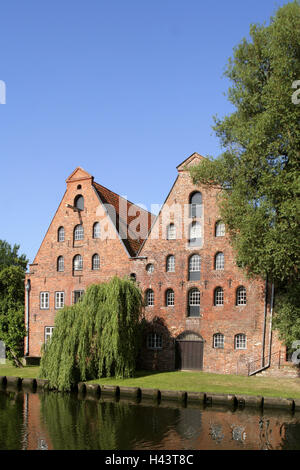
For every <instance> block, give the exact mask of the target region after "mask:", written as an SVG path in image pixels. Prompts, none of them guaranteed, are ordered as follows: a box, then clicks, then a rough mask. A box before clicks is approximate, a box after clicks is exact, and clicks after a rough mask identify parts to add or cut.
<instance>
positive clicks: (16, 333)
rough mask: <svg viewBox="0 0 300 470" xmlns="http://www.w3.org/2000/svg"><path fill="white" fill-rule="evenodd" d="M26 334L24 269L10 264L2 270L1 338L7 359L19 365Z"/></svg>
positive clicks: (0, 297)
mask: <svg viewBox="0 0 300 470" xmlns="http://www.w3.org/2000/svg"><path fill="white" fill-rule="evenodd" d="M24 336H26V330H25V326H24V270H23V268H22V267H21V266H10V267H7V268H4V269H2V270H0V340H2V341H4V343H5V346H6V356H7V359H9V360H12V361H13V362H14V364H15V365H17V366H21V362H20V358H21V357H23V339H24Z"/></svg>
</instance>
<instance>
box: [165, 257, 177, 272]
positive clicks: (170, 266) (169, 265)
mask: <svg viewBox="0 0 300 470" xmlns="http://www.w3.org/2000/svg"><path fill="white" fill-rule="evenodd" d="M166 271H167V273H174V272H175V256H174V255H169V256H167V262H166Z"/></svg>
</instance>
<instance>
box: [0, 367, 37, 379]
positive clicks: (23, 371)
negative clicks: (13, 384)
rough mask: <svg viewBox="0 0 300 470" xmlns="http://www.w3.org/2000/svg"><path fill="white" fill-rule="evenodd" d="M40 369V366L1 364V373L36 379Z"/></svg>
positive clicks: (8, 375)
mask: <svg viewBox="0 0 300 470" xmlns="http://www.w3.org/2000/svg"><path fill="white" fill-rule="evenodd" d="M39 369H40V368H39V367H38V366H26V367H14V366H12V365H10V364H5V365H4V364H0V375H5V376H7V377H22V378H23V379H24V378H30V379H35V378H36V377H37V376H38V373H39Z"/></svg>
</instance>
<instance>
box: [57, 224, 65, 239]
mask: <svg viewBox="0 0 300 470" xmlns="http://www.w3.org/2000/svg"><path fill="white" fill-rule="evenodd" d="M57 240H58V241H59V242H64V241H65V229H64V227H59V229H58V231H57Z"/></svg>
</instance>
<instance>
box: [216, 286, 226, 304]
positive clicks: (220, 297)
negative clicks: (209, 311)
mask: <svg viewBox="0 0 300 470" xmlns="http://www.w3.org/2000/svg"><path fill="white" fill-rule="evenodd" d="M214 305H216V306H217V307H218V306H221V305H224V291H223V289H222V287H216V289H215V294H214Z"/></svg>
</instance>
